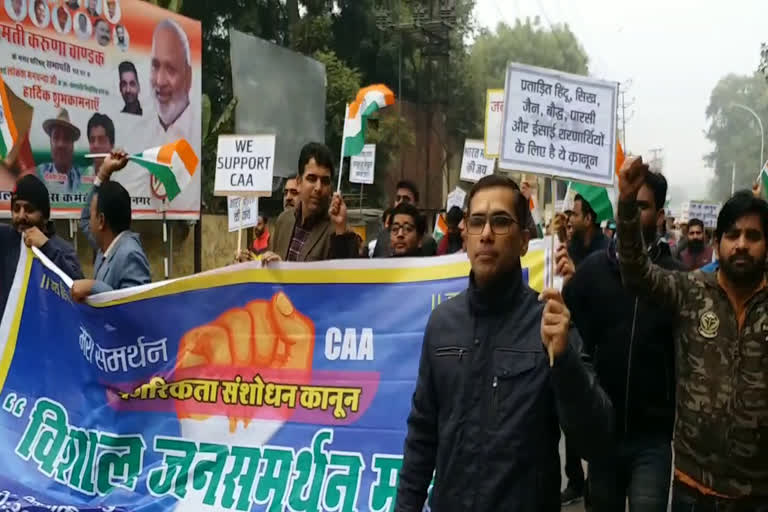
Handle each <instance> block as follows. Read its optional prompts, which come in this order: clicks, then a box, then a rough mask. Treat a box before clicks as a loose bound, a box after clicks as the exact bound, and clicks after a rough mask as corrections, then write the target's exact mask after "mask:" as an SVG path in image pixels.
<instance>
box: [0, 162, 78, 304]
mask: <svg viewBox="0 0 768 512" xmlns="http://www.w3.org/2000/svg"><path fill="white" fill-rule="evenodd" d="M50 216H51V201H50V198H49V197H48V189H46V188H45V185H44V184H43V182H42V181H40V180H39V179H38V178H37V177H36V176H34V175H31V174H28V175H26V176H24V177H22V178H20V179H19V181H17V182H16V190H14V192H13V194H12V195H11V223H12V225H11V226H8V225H4V224H3V225H0V318H2V315H3V311H4V310H5V303H6V301H7V300H8V295H9V294H10V291H11V286H12V285H13V278H14V276H15V274H16V266H17V264H18V261H19V251H20V250H21V241H22V239H23V240H24V243H25V244H26V245H27V247H37V248H38V249H40V251H41V252H42V253H43V254H45V255H46V256H47V257H48V259H50V260H51V261H52V262H53V264H54V265H56V266H57V267H59V268H60V269H61V270H62V271H64V273H65V274H67V275H68V276H69V277H71V278H72V279H82V278H83V271H82V270H81V269H80V262H79V261H78V260H77V254H75V250H74V249H73V248H72V246H71V245H69V244H68V243H67V242H65V241H64V240H62V239H61V238H59V237H58V236H56V233H55V231H54V229H53V223H52V222H50V221H49V219H50Z"/></svg>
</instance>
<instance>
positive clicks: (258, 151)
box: [214, 135, 275, 197]
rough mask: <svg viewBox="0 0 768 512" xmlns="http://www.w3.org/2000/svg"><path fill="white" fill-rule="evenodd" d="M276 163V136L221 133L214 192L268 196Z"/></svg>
mask: <svg viewBox="0 0 768 512" xmlns="http://www.w3.org/2000/svg"><path fill="white" fill-rule="evenodd" d="M274 166H275V136H274V135H219V144H218V149H217V151H216V183H215V185H214V195H217V196H235V195H237V196H263V197H269V196H271V195H272V173H273V171H274Z"/></svg>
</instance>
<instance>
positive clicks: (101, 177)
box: [72, 151, 152, 302]
mask: <svg viewBox="0 0 768 512" xmlns="http://www.w3.org/2000/svg"><path fill="white" fill-rule="evenodd" d="M127 163H128V155H127V154H126V153H125V152H122V151H113V152H112V153H111V154H110V156H108V157H107V158H106V159H105V160H104V163H103V164H102V165H101V168H100V169H99V174H98V175H97V176H96V179H95V180H94V182H93V189H92V190H91V193H90V194H89V195H88V201H87V205H86V207H85V208H83V211H82V213H81V214H80V228H81V229H82V230H83V232H85V233H87V234H88V241H89V242H90V244H91V246H92V247H93V248H94V249H96V250H97V253H96V262H95V263H94V268H93V271H94V278H93V279H83V280H81V281H75V284H74V285H73V286H72V297H73V298H74V299H75V300H76V301H79V302H82V301H84V300H85V299H86V298H87V297H88V296H89V295H95V294H97V293H102V292H107V291H110V290H119V289H122V288H130V287H132V286H139V285H142V284H147V283H149V282H151V281H152V278H151V277H150V273H149V261H148V260H147V256H146V254H144V249H143V248H142V246H141V241H140V240H139V235H138V234H137V233H134V232H133V231H131V230H130V227H131V196H130V195H129V194H128V191H127V190H125V188H123V186H122V185H120V184H119V183H118V182H116V181H110V177H111V176H112V173H114V172H116V171H119V170H120V169H122V168H124V167H125V166H126V164H127Z"/></svg>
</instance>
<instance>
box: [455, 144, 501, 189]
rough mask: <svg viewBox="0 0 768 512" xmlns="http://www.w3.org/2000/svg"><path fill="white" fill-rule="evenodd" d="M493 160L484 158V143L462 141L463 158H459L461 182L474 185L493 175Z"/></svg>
mask: <svg viewBox="0 0 768 512" xmlns="http://www.w3.org/2000/svg"><path fill="white" fill-rule="evenodd" d="M495 162H496V161H495V160H494V159H493V158H486V157H485V143H484V142H483V141H481V140H474V139H467V140H465V141H464V156H463V157H462V158H461V174H460V176H459V178H460V179H461V180H463V181H470V182H472V183H476V182H478V181H480V179H481V178H484V177H485V176H488V175H489V174H493V167H494V164H495Z"/></svg>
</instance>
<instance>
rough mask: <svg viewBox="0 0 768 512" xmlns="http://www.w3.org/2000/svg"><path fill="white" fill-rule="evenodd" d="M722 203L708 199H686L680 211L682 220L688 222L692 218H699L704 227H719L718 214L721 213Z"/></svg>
mask: <svg viewBox="0 0 768 512" xmlns="http://www.w3.org/2000/svg"><path fill="white" fill-rule="evenodd" d="M721 206H722V205H721V204H720V203H711V202H707V201H686V202H685V203H683V208H682V211H681V213H680V222H685V223H688V222H690V220H691V219H699V220H700V221H702V222H703V223H704V227H707V228H713V229H714V228H715V227H717V216H718V215H719V214H720V207H721Z"/></svg>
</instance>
